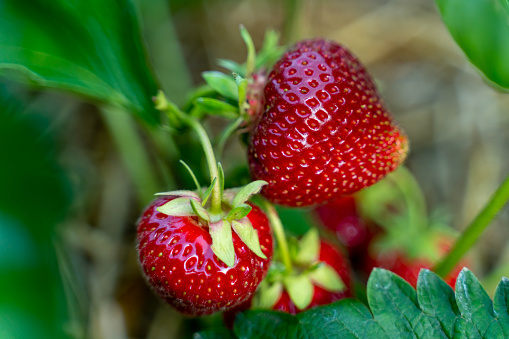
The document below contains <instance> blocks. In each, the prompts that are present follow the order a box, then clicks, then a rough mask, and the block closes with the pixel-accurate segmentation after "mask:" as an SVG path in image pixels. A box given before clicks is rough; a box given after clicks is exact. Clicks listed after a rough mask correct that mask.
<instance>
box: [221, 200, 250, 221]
mask: <svg viewBox="0 0 509 339" xmlns="http://www.w3.org/2000/svg"><path fill="white" fill-rule="evenodd" d="M252 209H253V207H251V206H250V205H248V204H242V205H239V206H236V207H234V208H232V209H231V211H230V212H229V213H228V215H227V216H226V220H228V221H232V220H238V219H242V218H244V217H246V216H247V215H248V214H249V212H251V210H252Z"/></svg>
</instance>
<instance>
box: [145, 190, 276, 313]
mask: <svg viewBox="0 0 509 339" xmlns="http://www.w3.org/2000/svg"><path fill="white" fill-rule="evenodd" d="M225 193H226V192H225ZM177 199H181V200H182V199H183V200H182V201H183V203H185V201H186V199H187V200H188V201H190V200H189V199H191V200H194V201H198V200H199V199H198V198H197V197H196V196H195V195H186V193H185V192H184V193H182V195H180V196H163V197H160V198H158V199H156V200H154V201H153V202H152V203H151V204H150V205H149V206H148V207H147V208H146V209H145V211H144V212H143V214H142V216H141V218H140V220H139V222H138V236H137V239H138V244H137V248H138V254H139V262H140V264H141V267H142V270H143V273H144V276H145V278H146V279H147V281H148V282H149V284H150V285H151V286H152V287H153V289H154V290H155V292H156V293H157V294H158V295H159V296H160V297H161V298H163V299H164V300H165V301H167V302H168V303H169V304H170V305H172V306H173V307H175V308H176V309H177V310H179V311H181V312H183V313H185V314H188V315H193V316H196V315H204V314H211V313H213V312H216V311H221V310H225V309H228V308H232V307H235V306H237V305H239V304H241V303H242V302H244V301H245V300H246V299H248V298H249V297H251V295H252V294H253V292H254V291H255V290H256V288H257V286H258V284H259V283H260V282H261V281H262V279H263V278H264V276H265V274H266V272H267V269H268V266H269V262H270V260H271V257H272V251H273V249H272V236H271V231H270V227H269V224H268V220H267V218H266V216H265V214H264V213H263V212H262V211H261V210H260V209H259V208H258V207H256V206H255V205H252V204H249V203H248V205H249V206H250V207H251V208H252V209H250V211H249V213H248V214H247V216H246V217H243V218H241V219H240V220H238V221H240V222H242V223H243V224H242V225H240V226H239V222H237V221H236V220H230V219H228V218H223V219H222V220H220V221H218V222H215V223H207V222H204V220H203V219H202V218H201V217H199V216H198V215H195V216H192V213H189V212H190V210H189V209H188V210H187V212H186V211H184V212H182V210H183V209H182V206H183V205H178V206H177V207H178V208H180V210H179V211H178V212H175V214H180V216H175V215H168V214H165V213H162V212H160V211H158V209H161V208H162V207H164V206H168V204H169V203H171V202H172V201H177ZM174 207H175V206H174ZM193 209H197V208H196V206H195V207H193ZM174 210H175V208H174ZM186 214H187V215H186ZM199 215H201V214H199ZM201 216H203V215H201ZM246 219H247V220H246ZM225 220H230V221H231V223H232V224H233V223H234V222H236V223H237V224H235V225H237V227H238V229H236V230H235V231H233V232H232V231H229V232H230V233H229V234H228V233H226V237H228V235H231V237H232V240H233V248H234V251H235V252H234V261H232V262H231V263H230V265H227V264H226V263H225V262H224V261H223V260H221V259H219V258H218V256H217V255H216V254H215V250H214V246H213V239H212V237H211V233H210V232H211V230H210V228H213V227H217V225H218V223H223V222H224V221H225ZM246 225H251V226H252V228H253V229H254V230H255V231H256V234H257V237H258V239H259V249H261V252H262V253H263V254H261V256H260V253H259V254H256V253H255V252H254V251H253V250H252V249H250V248H248V245H246V243H245V242H246V240H245V239H241V238H240V237H239V235H238V234H237V233H240V234H244V235H246V233H245V228H244V231H242V230H241V229H240V228H239V227H244V226H246ZM232 228H233V227H232ZM242 232H244V233H242ZM222 236H225V234H223V235H222ZM248 236H251V238H252V234H251V235H248ZM251 244H252V241H251ZM262 256H263V257H262ZM232 259H233V258H232Z"/></svg>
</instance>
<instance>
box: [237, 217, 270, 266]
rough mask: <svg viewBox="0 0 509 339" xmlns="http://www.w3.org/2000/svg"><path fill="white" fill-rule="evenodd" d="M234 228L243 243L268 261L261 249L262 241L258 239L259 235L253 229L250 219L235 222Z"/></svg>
mask: <svg viewBox="0 0 509 339" xmlns="http://www.w3.org/2000/svg"><path fill="white" fill-rule="evenodd" d="M232 227H233V230H234V231H235V233H237V235H238V236H239V238H240V240H242V242H243V243H244V244H246V246H247V247H249V249H250V250H251V251H253V253H254V254H256V255H257V256H259V257H260V258H263V259H267V256H265V254H263V252H262V249H261V247H260V239H259V238H258V233H257V232H256V230H255V229H254V228H253V225H252V224H251V222H250V221H249V219H248V218H243V219H240V220H233V221H232Z"/></svg>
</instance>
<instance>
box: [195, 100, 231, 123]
mask: <svg viewBox="0 0 509 339" xmlns="http://www.w3.org/2000/svg"><path fill="white" fill-rule="evenodd" d="M194 104H195V105H196V108H197V109H198V110H199V111H200V112H203V113H206V114H210V115H217V116H220V117H223V118H226V119H236V118H237V117H238V116H239V109H238V107H235V106H233V105H230V104H229V103H227V102H224V101H221V100H217V99H212V98H198V99H196V100H195V101H194Z"/></svg>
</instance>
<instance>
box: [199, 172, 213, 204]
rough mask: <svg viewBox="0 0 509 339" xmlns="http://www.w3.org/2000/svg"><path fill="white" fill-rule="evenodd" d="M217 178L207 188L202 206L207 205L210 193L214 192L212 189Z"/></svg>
mask: <svg viewBox="0 0 509 339" xmlns="http://www.w3.org/2000/svg"><path fill="white" fill-rule="evenodd" d="M216 180H217V178H214V179H212V183H210V186H209V187H208V188H207V190H206V191H205V193H204V194H203V201H202V203H201V205H202V206H205V204H207V201H208V200H209V198H210V194H211V193H212V190H213V189H214V185H215V184H216Z"/></svg>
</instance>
